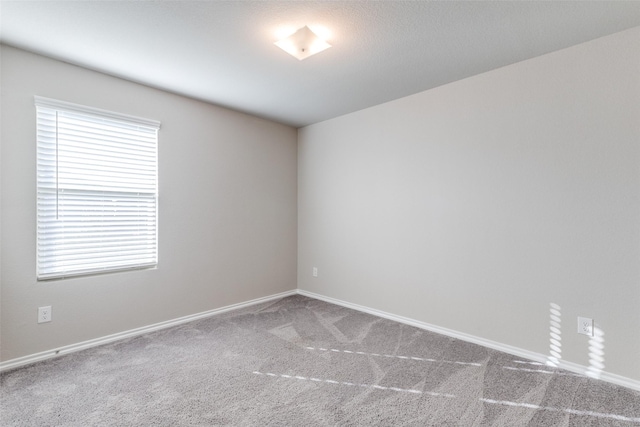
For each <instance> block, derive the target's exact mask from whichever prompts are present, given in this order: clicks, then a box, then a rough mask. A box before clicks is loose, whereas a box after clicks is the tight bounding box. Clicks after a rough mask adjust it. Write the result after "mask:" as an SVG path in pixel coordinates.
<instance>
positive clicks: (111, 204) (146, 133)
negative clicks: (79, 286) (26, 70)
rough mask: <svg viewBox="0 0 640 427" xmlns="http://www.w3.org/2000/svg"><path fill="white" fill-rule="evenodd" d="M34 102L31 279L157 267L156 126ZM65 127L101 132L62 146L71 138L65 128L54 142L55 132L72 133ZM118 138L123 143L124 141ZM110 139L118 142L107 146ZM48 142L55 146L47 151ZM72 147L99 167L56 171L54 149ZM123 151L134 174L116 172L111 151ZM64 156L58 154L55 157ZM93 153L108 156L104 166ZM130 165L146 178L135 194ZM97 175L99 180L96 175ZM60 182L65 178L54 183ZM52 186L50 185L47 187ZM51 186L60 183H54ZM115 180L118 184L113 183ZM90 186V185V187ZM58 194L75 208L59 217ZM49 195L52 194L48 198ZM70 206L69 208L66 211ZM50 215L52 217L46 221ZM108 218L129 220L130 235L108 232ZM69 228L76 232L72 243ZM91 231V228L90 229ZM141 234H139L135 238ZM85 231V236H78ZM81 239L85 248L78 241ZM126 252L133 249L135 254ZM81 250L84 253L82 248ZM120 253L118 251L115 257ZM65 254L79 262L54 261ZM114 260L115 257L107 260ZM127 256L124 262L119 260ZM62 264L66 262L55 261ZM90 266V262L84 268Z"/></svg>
mask: <svg viewBox="0 0 640 427" xmlns="http://www.w3.org/2000/svg"><path fill="white" fill-rule="evenodd" d="M34 103H35V107H36V129H37V135H36V158H37V165H36V170H37V178H36V199H37V201H36V204H37V206H36V208H37V209H36V215H37V219H36V224H37V230H36V278H37V280H38V281H46V280H58V279H64V278H68V277H79V276H89V275H96V274H106V273H114V272H122V271H129V270H140V269H152V268H156V267H157V265H158V210H159V209H158V207H159V203H158V202H159V197H158V190H159V188H158V176H159V164H158V148H159V147H158V146H159V129H160V122H159V121H157V120H150V119H145V118H140V117H136V116H131V115H127V114H122V113H117V112H112V111H108V110H103V109H99V108H94V107H88V106H84V105H79V104H74V103H70V102H66V101H59V100H55V99H50V98H45V97H41V96H35V97H34ZM52 114H54V115H55V116H54V118H53V119H52V118H51V117H52ZM62 116H66V117H62ZM69 117H71V118H69ZM71 122H74V126H75V125H76V124H77V125H78V126H79V127H78V129H80V132H87V133H88V132H89V130H92V131H96V127H100V128H103V129H100V130H98V131H97V132H95V138H94V137H93V136H87V134H83V135H82V138H83V139H84V141H88V142H77V141H73V142H69V141H72V139H73V138H75V137H74V136H71V132H72V131H70V130H69V129H70V127H66V128H64V130H61V131H60V136H59V130H58V126H61V127H65V126H71V125H69V123H71ZM51 123H54V124H55V127H54V128H52V127H51ZM61 123H64V124H61ZM52 132H53V136H52ZM65 132H66V133H65ZM112 132H113V133H112ZM120 132H122V133H120ZM124 135H126V137H123V136H124ZM131 135H133V136H131ZM121 137H123V138H121ZM65 138H67V139H65ZM78 138H80V137H78ZM116 140H119V141H117V142H114V141H116ZM52 141H55V143H54V145H53V146H52ZM123 141H124V142H123ZM64 144H67V145H64ZM73 144H80V145H81V150H86V151H85V153H89V155H91V156H94V158H96V160H95V161H96V162H97V163H100V166H95V165H94V166H93V168H94V169H95V170H91V167H92V165H90V163H91V161H88V163H87V164H81V163H77V164H76V166H68V165H67V166H64V169H61V164H62V163H64V162H65V161H64V160H65V157H64V154H59V151H58V150H59V147H64V148H67V149H68V148H69V147H71V146H72V145H73ZM82 144H84V145H82ZM90 146H93V147H94V148H91V147H90ZM123 147H124V149H126V150H127V151H131V152H133V153H134V154H133V156H134V157H136V158H138V157H139V159H138V160H135V159H134V160H131V159H129V158H126V156H124V155H123V157H121V159H122V160H126V162H129V161H130V162H132V163H131V165H133V166H134V167H130V168H129V170H135V172H129V173H127V172H122V170H123V169H126V167H123V166H122V164H124V163H125V162H120V158H119V157H118V156H119V153H118V152H119V151H122V148H123ZM52 149H53V150H54V151H53V153H52V151H51V150H52ZM92 150H93V151H92ZM63 151H64V150H63V149H60V153H63ZM100 152H108V154H109V156H107V157H109V158H110V160H101V159H100V156H101V154H100ZM85 157H86V155H85V154H80V155H79V156H78V158H75V157H73V155H71V157H67V158H66V159H67V160H68V159H72V160H74V161H76V162H78V161H82V160H83V158H85ZM52 159H53V160H52ZM141 159H142V160H141ZM136 161H137V162H138V163H136ZM52 162H53V167H52ZM143 163H144V164H145V165H143ZM69 164H71V163H69ZM78 165H81V166H78ZM114 165H116V166H114ZM136 166H139V167H140V168H141V169H142V171H143V172H144V173H146V178H145V179H144V180H140V181H139V183H138V184H137V185H138V187H136V185H134V182H135V181H136V180H137V179H136V178H138V174H139V172H138V170H137V168H136ZM83 167H84V168H89V169H90V172H88V173H87V174H86V176H85V175H83V172H82V169H83ZM100 167H104V169H105V170H104V171H101V173H97V172H96V171H97V169H99V168H100ZM114 168H115V171H114ZM107 169H111V171H110V172H107ZM61 171H62V172H61ZM114 173H115V174H122V175H121V176H122V177H123V178H122V180H121V181H120V180H117V179H115V178H114V177H113V174H114ZM101 174H102V176H100V175H101ZM52 176H53V177H52ZM62 176H65V177H67V178H61V177H62ZM68 177H71V178H68ZM74 177H76V178H75V179H80V180H82V179H85V178H86V180H87V182H88V183H89V184H82V183H80V181H73V179H74ZM77 177H79V178H77ZM52 179H53V180H54V181H55V183H53V182H52ZM58 180H60V181H63V182H66V183H67V184H64V183H63V184H59V182H58ZM116 181H120V182H121V183H120V184H118V183H116ZM69 182H73V184H72V186H73V185H75V188H74V189H73V190H70V188H71V187H69V185H70V184H69ZM92 182H93V184H91V183H92ZM65 185H66V187H65ZM103 186H104V187H103ZM65 189H66V190H67V193H66V194H67V195H68V194H69V193H73V195H72V196H71V197H75V199H74V203H76V206H79V207H74V208H66V210H64V209H65V208H61V206H63V204H64V197H69V196H65V195H64V191H65ZM151 190H152V191H151ZM52 194H54V195H53V196H52ZM60 195H63V196H60ZM59 197H60V198H62V199H63V202H60V201H59V200H58V198H59ZM52 204H53V205H55V206H54V207H53V208H51V205H52ZM71 204H72V203H69V202H68V205H71ZM96 206H98V207H96ZM59 209H62V215H63V216H64V218H59V217H58V211H59ZM52 211H53V212H55V214H54V213H52ZM72 213H73V214H72ZM52 215H55V216H54V217H53V218H52ZM122 218H127V219H126V220H125V219H122ZM132 218H133V219H132ZM109 219H111V220H112V221H128V222H127V224H126V225H131V226H132V227H133V229H128V231H126V232H121V231H120V232H118V231H116V230H115V228H116V226H115V225H114V223H113V222H112V223H110V222H109ZM65 221H67V225H65V224H64V223H65ZM73 221H75V222H73ZM78 221H80V222H78ZM119 223H121V222H119ZM78 224H82V227H81V228H80V231H77V230H78V227H77V226H78ZM97 224H100V225H97ZM136 224H138V227H139V226H140V225H139V224H144V225H143V226H142V228H141V229H136V228H135V227H136ZM74 226H75V227H76V228H75V230H76V232H75V235H74V237H72V234H71V233H72V231H73V227H74ZM92 226H93V228H91V227H92ZM65 227H66V228H65ZM143 229H144V231H141V230H143ZM52 230H53V231H54V232H55V233H54V234H52ZM87 230H88V231H87ZM96 230H101V231H96ZM85 232H86V233H87V234H84V233H85ZM47 233H49V234H47ZM109 233H111V234H109ZM116 233H119V234H116ZM49 236H53V237H49ZM60 236H61V237H60ZM87 236H88V240H89V241H91V243H87V241H85V240H83V239H84V238H85V237H87ZM116 236H117V237H116ZM123 236H124V237H123ZM45 237H48V238H49V240H48V242H53V243H47V241H46V239H45ZM96 241H97V242H98V243H96ZM106 241H109V243H106ZM125 242H126V243H125ZM74 244H75V245H76V246H74ZM131 246H136V248H132V247H131ZM85 247H86V248H87V249H84V248H85ZM119 248H124V249H123V251H122V252H120V249H119ZM91 250H94V251H95V254H96V256H93V255H90V253H91ZM64 251H67V252H66V253H67V254H68V253H69V252H71V251H74V252H75V253H78V254H79V256H77V257H76V256H70V255H61V254H62V253H63V252H64ZM116 253H117V255H110V254H116ZM108 256H113V259H114V261H113V262H110V260H109V259H108ZM56 257H58V258H59V259H60V260H61V261H55V260H56V259H58V258H56ZM127 257H128V259H126V258H127ZM136 257H137V258H136ZM71 258H77V259H81V260H82V261H81V262H78V263H76V262H75V261H70V259H71ZM63 259H64V260H65V261H62V260H63ZM92 259H93V260H94V262H91V260H92ZM132 260H133V262H132ZM143 260H144V262H143ZM45 261H46V262H45ZM82 262H84V264H83V263H82Z"/></svg>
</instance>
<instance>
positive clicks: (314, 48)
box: [274, 25, 331, 61]
mask: <svg viewBox="0 0 640 427" xmlns="http://www.w3.org/2000/svg"><path fill="white" fill-rule="evenodd" d="M274 44H275V45H276V46H278V47H279V48H280V49H282V50H284V51H285V52H287V53H288V54H290V55H291V56H294V57H296V58H298V60H299V61H302V60H303V59H305V58H308V57H310V56H311V55H315V54H316V53H318V52H322V51H323V50H325V49H328V48H330V47H331V45H330V44H329V43H327V42H326V41H324V40H323V39H321V38H320V37H318V36H317V35H316V33H314V32H313V31H311V29H310V28H309V27H307V26H306V25H305V26H304V27H302V28H300V29H298V31H296V32H295V33H293V34H291V35H290V36H289V37H287V38H284V39H282V40H280V41H277V42H275V43H274Z"/></svg>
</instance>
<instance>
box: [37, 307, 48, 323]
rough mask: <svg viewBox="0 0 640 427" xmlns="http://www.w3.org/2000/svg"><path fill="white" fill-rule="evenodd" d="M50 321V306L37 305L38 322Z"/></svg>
mask: <svg viewBox="0 0 640 427" xmlns="http://www.w3.org/2000/svg"><path fill="white" fill-rule="evenodd" d="M45 322H51V306H50V305H48V306H46V307H38V323H45Z"/></svg>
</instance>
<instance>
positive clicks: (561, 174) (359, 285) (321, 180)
mask: <svg viewBox="0 0 640 427" xmlns="http://www.w3.org/2000/svg"><path fill="white" fill-rule="evenodd" d="M638 46H640V28H635V29H632V30H628V31H625V32H622V33H618V34H615V35H612V36H609V37H605V38H601V39H597V40H594V41H591V42H588V43H585V44H581V45H577V46H574V47H571V48H568V49H565V50H561V51H558V52H555V53H552V54H548V55H544V56H541V57H538V58H534V59H531V60H527V61H524V62H520V63H517V64H514V65H511V66H508V67H504V68H500V69H497V70H494V71H491V72H488V73H485V74H482V75H478V76H475V77H472V78H468V79H465V80H462V81H458V82H455V83H452V84H448V85H445V86H441V87H439V88H436V89H433V90H429V91H426V92H422V93H419V94H416V95H412V96H409V97H406V98H402V99H399V100H396V101H393V102H389V103H386V104H382V105H379V106H376V107H372V108H369V109H366V110H362V111H359V112H355V113H352V114H349V115H345V116H342V117H339V118H336V119H332V120H328V121H325V122H321V123H318V124H314V125H311V126H308V127H305V128H301V129H299V131H298V287H299V289H301V290H304V291H309V292H313V293H316V294H320V295H324V296H327V297H330V298H335V299H338V300H341V301H346V302H350V303H354V304H359V305H361V306H366V307H370V308H372V309H376V310H381V311H384V312H387V313H393V314H396V315H399V316H405V317H407V318H411V319H416V320H418V321H421V322H425V323H427V324H431V325H437V326H439V327H442V328H448V329H450V330H454V331H459V332H461V333H464V334H468V335H471V336H475V337H480V338H484V339H486V340H492V341H494V342H499V343H504V344H506V345H509V346H513V347H516V348H519V349H524V350H527V351H531V352H536V353H540V354H550V350H551V344H552V342H551V338H552V336H551V335H550V332H551V330H550V326H551V324H550V322H551V321H552V320H553V321H554V322H556V323H559V324H560V325H556V326H559V328H558V329H559V330H560V332H561V333H560V334H559V335H560V337H556V338H558V339H557V341H559V344H560V345H559V347H560V353H561V358H562V360H565V361H569V362H572V363H577V364H580V365H582V366H585V367H592V368H593V369H594V370H602V364H604V371H605V372H607V373H612V374H615V375H620V376H623V377H625V378H629V379H632V380H640V333H638V331H639V330H640V50H639V49H638ZM313 267H317V268H318V277H313V276H312V268H313ZM552 304H555V305H556V306H557V307H556V308H557V311H558V313H557V314H559V316H557V317H559V319H552V318H551V314H552V313H551V311H550V309H551V308H552ZM578 316H583V317H590V318H594V319H595V322H596V325H597V327H598V328H599V330H600V331H602V333H603V334H604V335H601V336H600V338H601V341H600V342H599V343H595V344H599V345H600V346H601V347H602V351H601V352H593V351H591V352H590V350H589V344H590V340H589V338H588V337H587V336H584V335H578V334H577V333H576V330H577V317H578ZM558 320H559V321H558ZM595 347H597V345H596V346H595Z"/></svg>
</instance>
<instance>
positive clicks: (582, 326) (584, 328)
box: [578, 317, 593, 337]
mask: <svg viewBox="0 0 640 427" xmlns="http://www.w3.org/2000/svg"><path fill="white" fill-rule="evenodd" d="M578 333H579V334H583V335H589V336H590V337H592V336H593V319H589V318H588V317H578Z"/></svg>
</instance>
